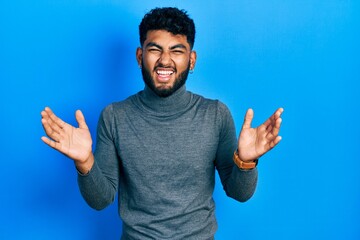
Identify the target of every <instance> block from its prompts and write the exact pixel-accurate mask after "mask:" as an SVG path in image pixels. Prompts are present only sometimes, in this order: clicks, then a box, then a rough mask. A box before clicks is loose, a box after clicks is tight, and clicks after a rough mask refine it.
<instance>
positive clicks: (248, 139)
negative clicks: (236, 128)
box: [238, 108, 283, 161]
mask: <svg viewBox="0 0 360 240" xmlns="http://www.w3.org/2000/svg"><path fill="white" fill-rule="evenodd" d="M282 112H283V109H282V108H279V109H278V110H277V111H276V112H275V113H274V114H273V115H272V116H271V117H270V118H269V119H268V120H266V121H265V122H264V123H263V124H261V125H260V126H259V127H257V128H251V121H252V119H253V116H254V113H253V111H252V109H249V110H248V111H247V113H246V115H245V120H244V124H243V127H242V130H241V132H240V137H239V143H238V153H239V157H240V159H241V160H243V161H252V160H255V159H258V158H259V157H261V156H262V155H263V154H265V153H266V152H268V151H269V150H271V149H272V148H273V147H274V146H275V145H276V144H278V143H279V141H280V140H281V137H280V136H278V134H279V130H280V125H281V121H282V120H281V118H280V116H281V113H282Z"/></svg>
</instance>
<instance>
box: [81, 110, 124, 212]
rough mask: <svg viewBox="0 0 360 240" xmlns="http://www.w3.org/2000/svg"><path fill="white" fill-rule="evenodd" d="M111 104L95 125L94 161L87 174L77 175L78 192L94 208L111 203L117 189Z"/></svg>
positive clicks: (117, 161) (117, 178)
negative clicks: (96, 125)
mask: <svg viewBox="0 0 360 240" xmlns="http://www.w3.org/2000/svg"><path fill="white" fill-rule="evenodd" d="M113 119H114V118H113V111H112V105H110V106H109V107H107V108H105V109H104V111H103V112H102V113H101V116H100V118H99V122H98V127H97V138H96V150H95V153H94V156H95V157H94V158H95V163H94V166H93V169H92V170H91V171H90V172H89V174H87V175H82V174H79V175H78V184H79V188H80V192H81V194H82V196H83V197H84V199H85V201H86V202H87V203H88V204H89V205H90V206H91V207H92V208H94V209H97V210H101V209H103V208H105V207H107V206H108V205H109V204H111V203H112V202H113V201H114V199H115V195H116V192H117V189H118V182H119V159H118V155H117V150H116V147H115V145H114V137H113V136H114V135H113V126H114V125H113Z"/></svg>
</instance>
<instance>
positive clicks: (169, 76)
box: [136, 30, 196, 97]
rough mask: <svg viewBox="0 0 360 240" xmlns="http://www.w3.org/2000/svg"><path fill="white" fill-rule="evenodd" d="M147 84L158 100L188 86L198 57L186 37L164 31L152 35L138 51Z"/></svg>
mask: <svg viewBox="0 0 360 240" xmlns="http://www.w3.org/2000/svg"><path fill="white" fill-rule="evenodd" d="M136 58H137V61H138V64H139V66H141V68H142V75H143V79H144V82H145V83H146V84H147V85H148V86H149V87H150V88H151V89H152V90H153V91H154V92H155V93H156V94H157V95H159V96H161V97H167V96H169V95H171V94H172V93H173V92H175V91H176V90H177V89H179V88H180V87H181V86H182V85H184V84H185V82H186V79H187V76H188V73H189V69H193V68H194V66H195V61H196V53H195V52H194V51H191V48H190V45H189V43H188V42H187V38H186V36H184V35H173V34H172V33H170V32H167V31H165V30H153V31H149V32H148V33H147V35H146V40H145V42H144V44H143V47H142V48H138V49H137V51H136Z"/></svg>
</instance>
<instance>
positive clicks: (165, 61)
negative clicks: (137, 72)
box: [159, 51, 172, 66]
mask: <svg viewBox="0 0 360 240" xmlns="http://www.w3.org/2000/svg"><path fill="white" fill-rule="evenodd" d="M171 61H172V60H171V56H170V53H169V52H168V51H163V52H162V53H161V55H160V58H159V63H161V64H162V65H164V66H166V65H170V64H171Z"/></svg>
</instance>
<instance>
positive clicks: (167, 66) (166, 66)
mask: <svg viewBox="0 0 360 240" xmlns="http://www.w3.org/2000/svg"><path fill="white" fill-rule="evenodd" d="M158 68H170V69H172V70H173V71H174V72H177V70H176V67H173V66H170V65H164V64H162V63H159V64H157V65H155V67H154V71H156V69H158Z"/></svg>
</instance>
